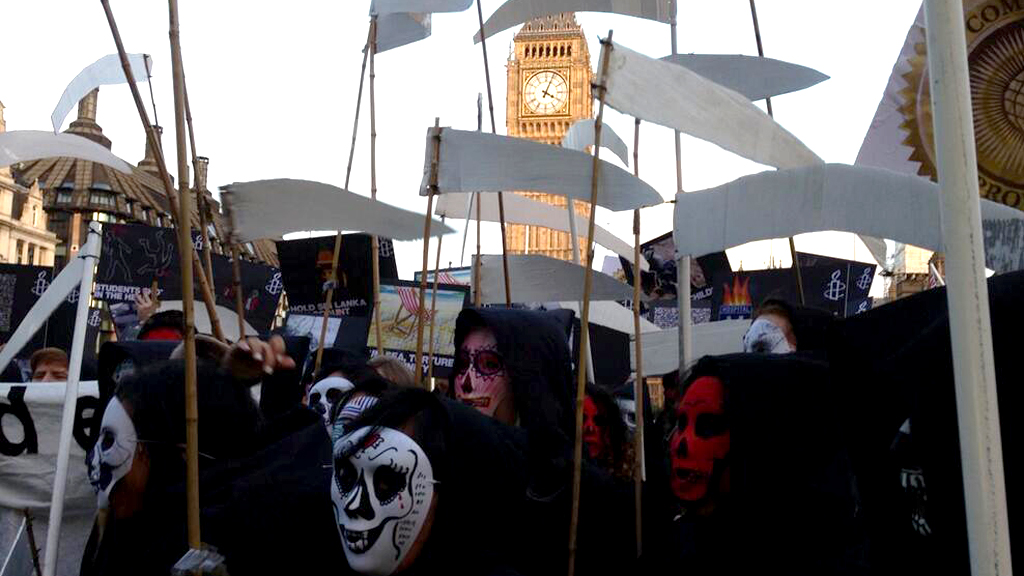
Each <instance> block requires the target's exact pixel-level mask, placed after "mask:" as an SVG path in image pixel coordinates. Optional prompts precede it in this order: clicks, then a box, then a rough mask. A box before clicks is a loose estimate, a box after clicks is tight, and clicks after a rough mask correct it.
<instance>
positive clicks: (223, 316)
mask: <svg viewBox="0 0 1024 576" xmlns="http://www.w3.org/2000/svg"><path fill="white" fill-rule="evenodd" d="M214 308H215V309H216V310H217V320H219V321H220V328H221V331H223V333H224V338H226V339H227V340H228V341H229V342H237V341H238V340H239V336H238V314H237V313H235V311H234V310H232V309H230V308H227V307H225V306H220V305H217V306H215V307H214ZM181 309H182V308H181V300H163V301H161V302H160V311H161V312H163V311H164V310H181ZM193 312H195V318H194V321H195V325H196V332H198V333H200V334H206V335H209V336H212V335H213V324H211V323H210V313H209V312H207V311H206V306H203V305H202V304H200V303H199V302H197V303H196V305H195V306H193ZM245 334H246V336H258V335H259V332H258V331H257V330H256V329H255V328H253V327H252V324H249V323H248V322H246V323H245Z"/></svg>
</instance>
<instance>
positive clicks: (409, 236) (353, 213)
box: [222, 179, 454, 242]
mask: <svg viewBox="0 0 1024 576" xmlns="http://www.w3.org/2000/svg"><path fill="white" fill-rule="evenodd" d="M222 190H223V192H224V195H225V198H226V200H227V203H228V204H229V205H230V209H231V213H232V216H233V218H234V223H235V233H236V234H237V235H238V237H239V241H241V242H250V241H252V240H260V239H264V238H280V237H281V236H283V235H284V234H288V233H289V232H296V231H299V230H347V231H352V232H366V233H368V234H376V235H378V236H383V237H385V238H391V239H394V240H418V239H420V238H423V224H424V220H423V219H424V216H423V215H422V214H417V213H415V212H410V211H408V210H403V209H401V208H395V207H394V206H391V205H389V204H384V203H383V202H379V201H377V200H371V199H369V198H367V197H365V196H360V195H358V194H354V193H352V192H349V191H348V190H342V189H341V188H338V187H336V186H331V185H330V184H323V183H321V182H312V181H309V180H289V179H280V180H259V181H256V182H242V183H235V184H231V185H228V186H225V187H224V188H222ZM451 232H454V230H452V229H451V228H449V227H448V226H445V225H444V224H442V223H441V222H438V221H437V220H434V221H433V224H431V236H442V235H444V234H449V233H451Z"/></svg>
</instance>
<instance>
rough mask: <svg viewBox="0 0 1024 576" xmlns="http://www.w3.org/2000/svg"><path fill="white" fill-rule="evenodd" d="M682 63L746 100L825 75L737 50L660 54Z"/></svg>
mask: <svg viewBox="0 0 1024 576" xmlns="http://www.w3.org/2000/svg"><path fill="white" fill-rule="evenodd" d="M662 60H663V61H665V62H670V63H672V64H676V65H678V66H683V67H685V68H688V69H689V70H692V71H694V72H696V73H697V74H700V75H701V76H703V77H705V78H707V79H708V80H711V81H712V82H714V83H716V84H720V85H722V86H725V87H726V88H728V89H730V90H735V91H736V92H739V93H740V94H742V95H744V96H745V97H747V98H749V99H750V100H764V99H765V98H771V97H773V96H778V95H780V94H788V93H790V92H796V91H798V90H803V89H804V88H810V87H811V86H814V85H815V84H818V83H820V82H824V81H825V80H828V76H826V75H824V74H822V73H821V72H818V71H817V70H814V69H812V68H807V67H805V66H800V65H799V64H791V63H789V62H783V61H782V60H774V59H772V58H759V57H757V56H744V55H741V54H676V55H675V56H666V57H664V58H662Z"/></svg>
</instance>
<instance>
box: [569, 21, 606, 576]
mask: <svg viewBox="0 0 1024 576" xmlns="http://www.w3.org/2000/svg"><path fill="white" fill-rule="evenodd" d="M611 51H612V31H611V30H609V31H608V37H607V38H605V39H604V40H602V41H601V69H600V72H599V75H598V81H597V84H596V85H595V86H594V88H596V89H597V91H598V102H599V104H598V109H597V122H596V123H595V124H594V165H593V175H592V176H591V180H590V223H589V225H588V226H587V269H586V273H585V275H584V280H583V308H582V310H580V350H581V351H583V350H586V349H587V346H589V345H590V288H591V285H592V284H593V281H594V266H593V263H594V262H593V260H594V222H595V221H596V220H597V219H596V218H595V217H594V215H595V213H596V211H597V190H598V184H599V177H600V168H601V126H602V123H603V121H604V98H605V93H606V90H605V86H604V84H605V78H606V77H607V76H608V60H609V56H610V55H611ZM576 366H577V370H576V430H575V431H576V434H575V436H574V439H575V442H574V446H573V459H572V516H571V517H570V521H569V576H573V574H574V573H575V571H576V534H577V528H578V522H579V517H580V474H581V466H582V462H583V401H584V399H585V398H586V385H587V370H586V368H585V364H584V363H583V362H582V361H577V363H576Z"/></svg>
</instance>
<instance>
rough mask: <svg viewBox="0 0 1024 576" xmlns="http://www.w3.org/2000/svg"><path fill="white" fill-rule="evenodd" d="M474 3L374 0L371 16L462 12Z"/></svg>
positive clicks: (371, 4)
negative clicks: (402, 13)
mask: <svg viewBox="0 0 1024 576" xmlns="http://www.w3.org/2000/svg"><path fill="white" fill-rule="evenodd" d="M472 5H473V0H373V2H371V3H370V16H373V15H374V14H377V15H378V16H384V15H385V14H395V13H401V12H422V13H425V14H429V13H432V12H462V11H463V10H467V9H469V7H470V6H472Z"/></svg>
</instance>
